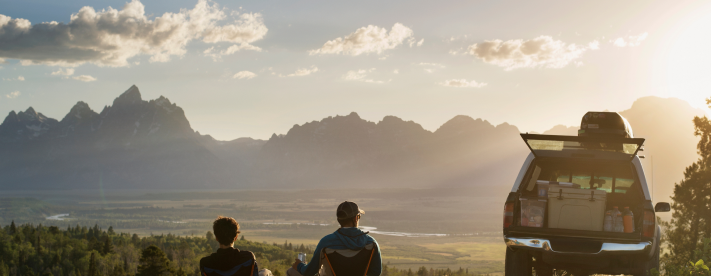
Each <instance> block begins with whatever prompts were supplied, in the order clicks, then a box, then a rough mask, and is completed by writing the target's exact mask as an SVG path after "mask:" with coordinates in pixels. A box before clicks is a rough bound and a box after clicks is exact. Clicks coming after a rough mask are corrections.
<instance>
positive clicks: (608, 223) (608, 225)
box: [602, 210, 612, 232]
mask: <svg viewBox="0 0 711 276" xmlns="http://www.w3.org/2000/svg"><path fill="white" fill-rule="evenodd" d="M602 225H603V226H602V228H603V230H604V231H605V232H612V210H607V212H605V223H603V224H602Z"/></svg>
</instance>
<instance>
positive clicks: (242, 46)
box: [203, 43, 262, 61]
mask: <svg viewBox="0 0 711 276" xmlns="http://www.w3.org/2000/svg"><path fill="white" fill-rule="evenodd" d="M240 50H252V51H257V52H261V51H262V48H259V47H257V46H254V45H251V44H249V43H242V44H235V45H232V46H230V47H228V48H227V49H225V50H222V51H219V52H218V51H215V47H214V46H213V47H210V48H207V49H206V50H205V51H203V54H205V56H208V57H211V58H212V60H214V61H218V60H220V58H222V56H225V55H231V54H234V53H236V52H239V51H240Z"/></svg>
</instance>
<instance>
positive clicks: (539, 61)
mask: <svg viewBox="0 0 711 276" xmlns="http://www.w3.org/2000/svg"><path fill="white" fill-rule="evenodd" d="M593 45H594V44H593ZM589 49H592V50H594V48H592V47H589V46H580V45H575V44H567V43H565V42H563V41H560V40H554V39H553V38H552V37H550V36H539V37H537V38H534V39H530V40H522V39H515V40H507V41H502V40H498V39H497V40H491V41H485V42H482V43H476V44H474V45H471V46H469V51H468V52H469V54H470V55H473V56H475V57H477V58H479V59H481V60H482V61H484V62H486V63H490V64H494V65H498V66H501V67H504V68H505V70H506V71H510V70H513V69H516V68H537V67H543V68H563V67H565V66H567V65H568V64H570V63H571V62H572V61H574V60H576V59H578V58H580V57H581V56H582V54H583V53H584V52H585V51H587V50H589Z"/></svg>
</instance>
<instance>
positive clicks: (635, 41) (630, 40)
mask: <svg viewBox="0 0 711 276" xmlns="http://www.w3.org/2000/svg"><path fill="white" fill-rule="evenodd" d="M646 38H647V33H641V34H639V35H630V36H627V38H624V37H619V38H617V39H615V40H610V42H611V43H612V44H613V45H615V46H617V47H636V46H639V45H640V44H642V41H644V40H645V39H646Z"/></svg>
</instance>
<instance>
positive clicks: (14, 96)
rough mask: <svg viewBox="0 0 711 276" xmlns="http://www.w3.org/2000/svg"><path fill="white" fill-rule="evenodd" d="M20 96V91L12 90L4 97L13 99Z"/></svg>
mask: <svg viewBox="0 0 711 276" xmlns="http://www.w3.org/2000/svg"><path fill="white" fill-rule="evenodd" d="M19 96H20V91H13V92H10V93H9V94H5V97H6V98H8V99H14V98H17V97H19Z"/></svg>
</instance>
